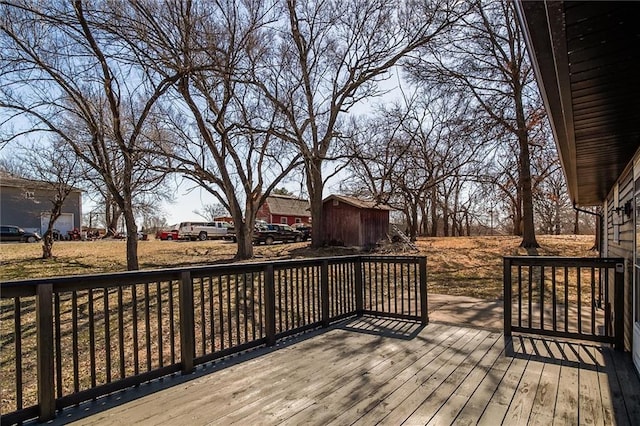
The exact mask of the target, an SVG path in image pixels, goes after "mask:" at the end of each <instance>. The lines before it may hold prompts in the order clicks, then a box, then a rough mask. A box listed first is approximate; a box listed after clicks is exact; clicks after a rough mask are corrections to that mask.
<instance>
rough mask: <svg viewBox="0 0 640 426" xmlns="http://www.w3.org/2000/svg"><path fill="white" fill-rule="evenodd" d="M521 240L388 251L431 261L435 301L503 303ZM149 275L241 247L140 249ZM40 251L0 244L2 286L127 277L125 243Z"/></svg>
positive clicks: (555, 242) (546, 250) (290, 253)
mask: <svg viewBox="0 0 640 426" xmlns="http://www.w3.org/2000/svg"><path fill="white" fill-rule="evenodd" d="M538 242H539V243H540V244H541V246H542V247H541V248H540V249H539V251H538V253H539V254H540V255H543V256H595V255H596V253H595V252H594V251H591V250H590V249H591V248H592V247H593V245H594V237H593V236H589V235H579V236H576V235H561V236H539V237H538ZM519 243H520V238H518V237H512V236H496V237H448V238H444V237H439V238H420V239H419V240H418V242H417V247H418V249H419V251H418V252H417V253H415V252H411V251H407V250H406V248H404V247H402V246H394V247H385V250H384V253H382V254H388V255H394V254H396V255H403V254H407V255H414V254H415V255H419V256H426V257H427V264H428V282H429V291H430V292H431V293H442V294H451V295H467V296H475V297H480V298H488V299H496V298H500V297H501V295H502V257H503V256H513V255H526V254H527V253H526V251H525V250H523V249H521V248H519V247H518V245H519ZM138 247H139V249H138V250H139V260H140V265H141V268H142V269H157V268H171V267H182V266H190V265H205V264H214V263H229V262H232V261H233V255H234V254H235V244H234V243H231V242H225V241H205V242H200V241H197V242H187V241H157V240H150V241H140V243H139V245H138ZM356 252H357V251H356V250H354V249H349V248H323V249H317V250H315V249H311V248H310V247H309V244H308V243H297V244H274V245H272V246H265V245H260V246H256V247H255V258H254V259H253V260H254V261H256V262H259V261H265V260H268V259H290V258H304V257H324V256H340V255H347V254H353V253H356ZM40 254H41V246H40V244H24V243H22V244H17V243H16V244H0V277H1V279H2V280H3V281H7V280H16V279H24V278H37V277H46V276H61V275H77V274H92V273H101V272H118V271H124V270H126V258H125V243H124V241H118V240H115V241H114V240H101V241H86V242H75V241H66V242H58V243H56V244H55V245H54V254H55V258H54V259H50V260H42V259H40V258H39V256H40Z"/></svg>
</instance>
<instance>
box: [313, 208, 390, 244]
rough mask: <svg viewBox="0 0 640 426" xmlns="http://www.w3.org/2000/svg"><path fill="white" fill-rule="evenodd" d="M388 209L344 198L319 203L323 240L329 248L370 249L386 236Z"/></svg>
mask: <svg viewBox="0 0 640 426" xmlns="http://www.w3.org/2000/svg"><path fill="white" fill-rule="evenodd" d="M389 211H391V207H389V206H387V205H384V204H378V203H376V202H374V201H366V200H360V199H358V198H353V197H347V196H345V195H330V196H329V197H327V198H325V199H324V200H323V201H322V233H323V241H324V243H326V244H329V245H344V246H358V247H365V248H371V247H374V246H375V245H376V243H377V242H378V241H379V240H381V239H383V238H385V237H386V235H387V234H388V233H389Z"/></svg>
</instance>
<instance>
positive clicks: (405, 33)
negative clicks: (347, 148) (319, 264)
mask: <svg viewBox="0 0 640 426" xmlns="http://www.w3.org/2000/svg"><path fill="white" fill-rule="evenodd" d="M283 3H284V5H283V9H284V15H285V18H284V19H280V20H278V21H275V23H274V25H272V26H271V28H270V31H269V33H268V34H267V37H268V39H269V40H270V44H271V52H272V53H271V55H269V56H264V59H263V61H262V62H266V63H265V64H264V65H263V66H262V67H261V68H257V69H256V71H258V73H257V76H256V77H255V80H254V82H255V84H256V85H257V86H259V87H260V88H261V89H262V90H263V91H264V93H265V94H266V96H267V97H268V98H269V100H270V101H271V102H272V103H273V104H274V105H275V108H276V110H277V111H278V112H279V113H280V117H279V118H281V122H278V123H277V124H280V127H279V128H277V130H276V133H275V134H276V135H277V136H278V137H279V138H281V139H282V140H283V141H286V142H288V143H290V144H291V145H292V146H294V147H296V149H297V150H298V151H299V152H300V153H301V154H302V156H303V159H304V166H305V173H306V185H307V190H308V194H309V198H310V204H311V217H312V222H313V224H314V226H313V231H312V232H313V233H312V244H313V246H315V247H318V246H320V245H321V244H322V229H321V226H320V225H321V224H322V192H323V189H324V185H325V182H326V176H325V173H326V172H327V163H330V162H331V161H332V160H335V159H337V158H338V153H337V152H336V150H335V141H336V140H337V139H339V138H340V137H341V127H342V125H343V124H344V123H343V121H344V120H343V117H344V115H345V114H346V113H347V112H349V111H350V110H351V109H352V108H353V106H354V105H356V104H358V103H359V102H360V101H362V100H364V99H367V98H371V97H374V96H377V95H380V94H382V93H384V90H382V89H380V88H379V87H378V83H379V82H381V81H382V80H385V79H387V78H388V77H389V71H390V70H391V69H393V68H394V67H395V66H396V65H397V64H399V63H400V61H401V60H402V59H403V58H404V57H405V56H407V55H409V54H410V53H412V52H414V51H415V50H416V49H418V48H419V47H422V46H425V45H427V44H429V43H431V42H432V41H433V40H434V38H436V37H437V36H438V35H440V34H441V33H442V32H444V31H445V30H447V29H448V28H449V27H450V26H451V25H452V23H453V22H455V21H456V20H457V19H458V18H459V17H460V16H461V13H462V11H461V10H459V9H460V8H459V7H458V5H459V2H456V1H448V0H442V1H430V2H400V3H398V2H396V1H391V0H376V1H364V0H346V1H345V0H334V1H317V2H299V1H295V0H286V1H283ZM279 24H282V25H279Z"/></svg>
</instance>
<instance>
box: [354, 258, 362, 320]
mask: <svg viewBox="0 0 640 426" xmlns="http://www.w3.org/2000/svg"><path fill="white" fill-rule="evenodd" d="M354 266H355V274H356V315H358V316H362V313H363V312H364V288H363V286H362V281H363V277H362V258H361V257H360V256H358V258H357V260H356V262H355V265H354Z"/></svg>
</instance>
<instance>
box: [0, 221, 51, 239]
mask: <svg viewBox="0 0 640 426" xmlns="http://www.w3.org/2000/svg"><path fill="white" fill-rule="evenodd" d="M41 239H42V237H41V236H40V234H38V233H37V232H27V231H25V230H24V229H22V228H20V227H19V226H12V225H2V226H0V241H22V242H25V243H35V242H37V241H40V240H41Z"/></svg>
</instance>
